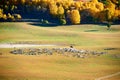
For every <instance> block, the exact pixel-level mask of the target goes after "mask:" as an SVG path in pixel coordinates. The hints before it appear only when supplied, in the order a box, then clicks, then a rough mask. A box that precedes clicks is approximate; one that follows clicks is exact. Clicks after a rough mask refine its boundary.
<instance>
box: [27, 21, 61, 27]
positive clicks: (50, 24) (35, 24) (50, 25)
mask: <svg viewBox="0 0 120 80" xmlns="http://www.w3.org/2000/svg"><path fill="white" fill-rule="evenodd" d="M28 24H29V25H34V26H38V27H57V26H59V25H58V24H56V23H47V24H45V23H44V24H43V23H40V22H32V23H28Z"/></svg>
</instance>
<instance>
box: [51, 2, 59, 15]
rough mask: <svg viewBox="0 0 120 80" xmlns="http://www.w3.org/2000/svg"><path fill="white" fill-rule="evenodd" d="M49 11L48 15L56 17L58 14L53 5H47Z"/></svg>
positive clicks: (56, 8)
mask: <svg viewBox="0 0 120 80" xmlns="http://www.w3.org/2000/svg"><path fill="white" fill-rule="evenodd" d="M49 10H50V14H52V15H57V13H58V7H57V5H56V4H54V3H52V4H50V5H49Z"/></svg>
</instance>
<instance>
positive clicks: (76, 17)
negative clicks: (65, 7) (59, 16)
mask: <svg viewBox="0 0 120 80" xmlns="http://www.w3.org/2000/svg"><path fill="white" fill-rule="evenodd" d="M67 15H68V18H69V19H70V22H71V23H72V24H79V23H80V13H79V11H78V10H71V11H68V12H67Z"/></svg>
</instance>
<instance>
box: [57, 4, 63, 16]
mask: <svg viewBox="0 0 120 80" xmlns="http://www.w3.org/2000/svg"><path fill="white" fill-rule="evenodd" d="M57 12H58V15H63V14H64V8H63V7H62V6H61V5H60V6H59V7H58V11H57Z"/></svg>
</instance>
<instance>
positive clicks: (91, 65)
mask: <svg viewBox="0 0 120 80" xmlns="http://www.w3.org/2000/svg"><path fill="white" fill-rule="evenodd" d="M17 42H32V43H38V44H62V46H60V47H68V46H69V45H70V44H74V45H75V47H76V48H79V49H88V50H97V51H105V50H104V48H115V50H107V52H108V54H106V55H102V56H97V57H91V58H85V59H81V58H74V57H65V56H60V55H59V56H58V55H52V56H46V55H42V56H35V55H34V56H27V55H13V54H10V53H9V51H10V49H0V52H1V53H3V54H2V55H0V80H94V79H95V78H99V77H101V76H105V75H109V74H113V73H116V72H120V25H113V26H112V28H111V30H110V31H108V30H107V28H106V27H105V26H103V25H71V26H54V27H49V26H48V27H44V26H35V25H31V24H30V23H26V22H25V23H24V22H21V23H17V22H16V23H0V43H17ZM119 76H120V75H118V76H114V77H112V78H110V79H109V80H119V79H120V77H119Z"/></svg>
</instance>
